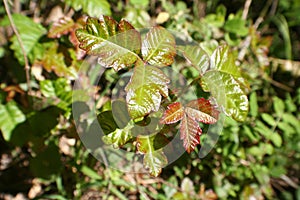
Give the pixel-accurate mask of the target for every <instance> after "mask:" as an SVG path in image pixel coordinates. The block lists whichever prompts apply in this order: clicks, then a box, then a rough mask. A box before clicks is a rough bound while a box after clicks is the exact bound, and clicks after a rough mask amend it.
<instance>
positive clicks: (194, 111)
mask: <svg viewBox="0 0 300 200" xmlns="http://www.w3.org/2000/svg"><path fill="white" fill-rule="evenodd" d="M218 116H219V112H218V110H217V109H216V108H215V107H214V106H213V105H212V104H211V103H210V101H209V100H206V99H204V98H199V99H197V100H193V101H190V102H189V103H188V104H187V105H186V106H185V107H183V106H182V105H181V103H179V102H175V103H172V104H170V105H169V106H168V107H167V109H166V111H165V113H164V115H163V117H162V118H161V120H160V122H161V123H162V124H173V123H175V122H177V121H179V120H181V123H180V139H182V140H183V146H184V148H185V149H186V151H187V152H188V153H190V152H192V151H193V150H194V149H195V146H196V145H197V144H199V143H200V135H201V133H202V130H201V128H200V126H199V124H198V123H199V122H202V123H206V124H213V123H215V122H217V120H218Z"/></svg>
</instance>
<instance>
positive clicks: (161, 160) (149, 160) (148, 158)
mask: <svg viewBox="0 0 300 200" xmlns="http://www.w3.org/2000/svg"><path fill="white" fill-rule="evenodd" d="M143 164H144V166H145V167H146V168H147V169H149V172H150V174H151V175H152V176H155V177H156V176H158V175H159V174H160V173H161V170H162V167H164V166H166V165H167V164H168V160H167V157H166V156H165V154H164V152H163V151H162V149H160V150H157V151H153V152H149V153H146V154H145V155H144V160H143Z"/></svg>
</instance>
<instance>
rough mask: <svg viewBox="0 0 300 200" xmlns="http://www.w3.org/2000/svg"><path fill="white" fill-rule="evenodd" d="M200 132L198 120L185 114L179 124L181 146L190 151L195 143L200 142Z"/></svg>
mask: <svg viewBox="0 0 300 200" xmlns="http://www.w3.org/2000/svg"><path fill="white" fill-rule="evenodd" d="M201 133H202V130H201V128H200V126H199V124H198V122H197V121H196V120H194V119H192V118H191V117H189V116H188V115H187V114H185V115H184V116H183V118H182V121H181V124H180V139H181V140H183V146H184V148H185V149H186V151H187V152H188V153H191V152H192V151H193V150H194V149H195V147H196V145H197V144H200V135H201Z"/></svg>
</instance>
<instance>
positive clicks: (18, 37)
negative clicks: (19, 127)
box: [3, 0, 31, 94]
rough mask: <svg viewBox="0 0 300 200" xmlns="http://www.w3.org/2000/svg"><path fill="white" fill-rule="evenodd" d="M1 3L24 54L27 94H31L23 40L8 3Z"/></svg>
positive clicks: (28, 68)
mask: <svg viewBox="0 0 300 200" xmlns="http://www.w3.org/2000/svg"><path fill="white" fill-rule="evenodd" d="M3 3H4V7H5V11H6V13H7V16H8V19H9V22H10V24H11V27H12V29H13V31H14V33H15V34H16V37H17V40H18V42H19V44H20V47H21V50H22V53H23V56H24V62H25V68H24V69H25V74H26V82H27V87H28V94H31V87H30V66H29V62H28V58H27V54H26V52H25V48H24V44H23V41H22V39H21V36H20V34H19V32H18V30H17V28H16V25H15V23H14V21H13V19H12V15H11V12H10V10H9V5H8V3H7V0H3Z"/></svg>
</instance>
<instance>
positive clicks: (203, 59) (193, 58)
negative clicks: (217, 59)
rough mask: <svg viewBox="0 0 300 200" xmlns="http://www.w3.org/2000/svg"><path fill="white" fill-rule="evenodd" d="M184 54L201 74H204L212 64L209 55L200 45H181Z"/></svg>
mask: <svg viewBox="0 0 300 200" xmlns="http://www.w3.org/2000/svg"><path fill="white" fill-rule="evenodd" d="M179 50H181V51H182V53H183V56H184V57H185V58H186V59H187V60H188V61H189V63H191V64H192V65H193V66H194V67H195V68H196V69H197V70H198V71H199V72H200V74H204V73H205V72H206V71H207V70H208V69H209V65H210V60H209V56H208V55H207V53H206V52H205V51H204V50H203V49H202V48H201V47H200V46H184V47H180V48H179Z"/></svg>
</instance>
